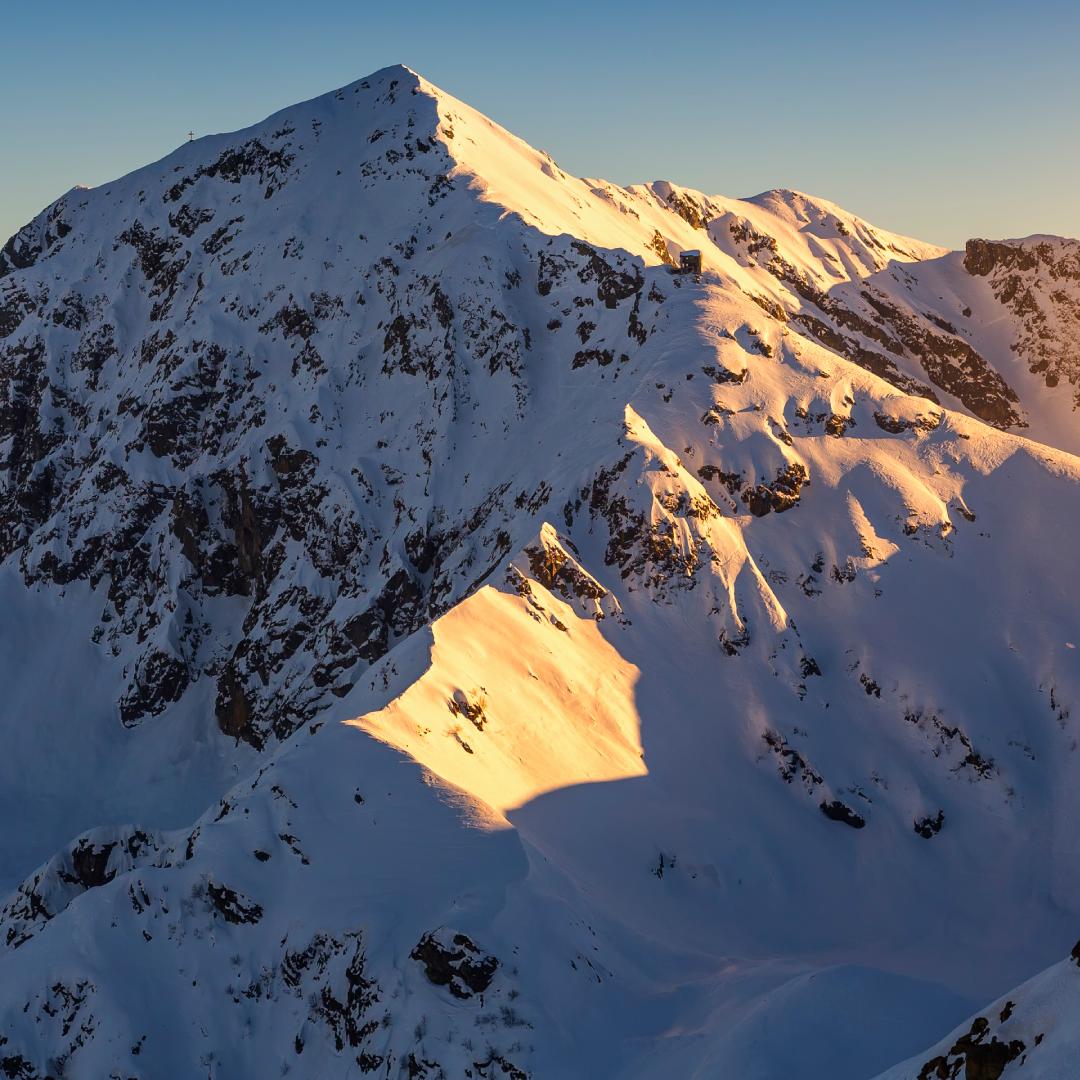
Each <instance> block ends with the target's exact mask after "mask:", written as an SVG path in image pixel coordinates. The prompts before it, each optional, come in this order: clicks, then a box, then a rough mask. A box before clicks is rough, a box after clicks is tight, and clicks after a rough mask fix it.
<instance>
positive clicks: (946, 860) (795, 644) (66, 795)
mask: <svg viewBox="0 0 1080 1080" xmlns="http://www.w3.org/2000/svg"><path fill="white" fill-rule="evenodd" d="M1071 243H1072V242H1069V241H1050V240H1041V239H1039V240H1033V241H1024V242H1016V243H1009V244H1005V245H989V246H987V247H979V246H978V245H977V244H976V245H974V246H973V245H969V248H968V251H967V253H966V254H965V255H964V256H963V257H961V256H960V255H958V254H949V253H945V252H942V251H941V250H940V249H937V248H933V247H931V246H929V245H924V244H920V243H918V242H916V241H913V240H909V239H907V238H903V237H898V236H894V235H892V234H888V233H885V232H883V231H881V230H878V229H875V228H873V227H872V226H870V225H868V224H867V223H865V222H862V221H860V220H859V219H858V218H855V217H853V216H852V215H849V214H847V213H846V212H844V211H842V210H840V209H839V208H837V207H835V206H833V205H832V204H829V203H826V202H824V201H823V200H818V199H812V198H810V197H809V196H804V195H801V194H798V193H793V192H770V193H767V194H765V195H762V196H759V197H757V198H755V199H752V200H734V199H725V198H722V197H719V196H705V195H702V194H700V193H697V192H692V191H689V190H687V189H683V188H678V187H676V186H675V185H672V184H670V183H666V182H658V183H655V184H650V185H647V186H641V187H634V188H628V189H626V188H619V187H616V186H615V185H612V184H608V183H605V182H603V181H597V180H579V179H577V178H573V177H570V176H568V175H567V174H565V173H564V172H562V170H560V169H559V168H558V166H557V165H556V164H555V163H554V162H553V161H551V159H550V158H548V157H547V156H546V155H544V154H541V153H538V152H537V151H535V150H533V149H532V148H530V147H528V146H527V145H526V144H524V143H523V142H521V141H520V140H519V139H516V138H515V137H514V136H512V135H510V134H509V133H507V132H505V131H503V130H502V129H500V128H499V127H498V126H497V125H494V124H493V123H492V122H491V121H489V120H487V119H486V118H485V117H482V116H481V115H480V114H478V113H476V112H475V111H473V110H471V109H469V108H468V106H466V105H464V104H463V103H461V102H458V101H456V100H455V99H453V98H451V97H449V96H448V95H446V94H444V93H443V92H442V91H440V90H438V89H436V88H435V87H433V86H431V84H429V83H427V82H426V81H425V80H423V79H422V78H420V77H419V76H417V75H415V74H414V73H412V72H411V71H409V70H408V69H406V68H391V69H386V70H385V71H382V72H379V73H377V74H375V75H373V76H371V77H369V78H368V79H365V80H361V81H360V82H358V83H355V84H353V85H351V86H349V87H345V88H343V89H342V90H339V91H337V92H335V93H333V94H329V95H326V96H324V97H322V98H318V99H315V100H314V101H312V102H308V103H304V104H301V105H297V106H294V107H293V108H291V109H287V110H285V111H284V112H282V113H280V114H277V115H276V116H273V117H271V118H269V119H268V120H267V121H264V122H263V123H262V124H259V125H256V126H255V127H254V128H251V129H248V130H247V131H244V132H239V133H236V134H233V135H222V136H213V137H211V138H208V139H203V140H200V141H198V142H196V143H192V144H188V145H185V146H183V147H181V148H180V149H178V150H177V151H176V152H175V153H174V154H173V155H171V156H170V157H169V158H166V159H165V160H164V161H162V162H159V163H156V164H154V165H151V166H148V167H147V168H146V169H143V170H140V171H139V172H136V173H133V174H131V175H130V176H128V177H125V178H122V179H121V180H118V181H116V182H115V183H113V184H111V185H107V186H104V187H102V188H98V189H93V190H83V189H80V190H76V191H73V192H71V193H69V194H68V195H67V196H65V197H64V198H63V199H61V200H60V201H59V202H58V203H56V204H54V206H53V207H50V208H49V209H48V210H46V211H45V212H44V213H43V214H42V215H41V216H40V217H39V218H37V219H36V220H35V221H34V222H32V223H31V224H30V225H28V226H27V227H26V228H25V229H24V230H22V231H21V232H20V233H19V234H17V236H16V237H14V238H12V240H11V241H9V243H8V244H7V245H6V246H5V247H4V249H3V254H2V255H0V389H2V393H0V454H2V462H0V470H2V471H0V556H2V557H3V560H4V565H3V569H2V576H0V589H2V590H3V596H4V599H5V603H6V605H7V610H9V611H10V612H12V613H13V617H12V618H9V619H8V620H5V622H4V624H3V626H2V627H0V634H2V635H3V637H2V638H0V645H2V648H0V676H2V678H3V682H4V685H5V686H7V687H11V690H10V692H9V693H8V695H7V696H6V698H5V700H4V703H3V710H2V712H0V724H2V731H3V738H4V744H5V748H6V750H7V753H6V754H5V755H4V756H3V759H2V760H0V779H2V783H0V792H2V794H0V799H2V800H3V806H4V809H5V811H6V812H7V813H6V816H7V819H8V820H13V821H17V822H18V824H19V827H18V828H17V829H14V830H10V832H9V834H7V835H4V836H3V839H2V840H0V880H3V881H4V882H5V883H6V885H7V887H8V888H9V889H10V894H9V895H8V897H7V899H6V900H5V901H4V902H3V906H2V908H0V950H2V951H0V967H2V969H3V978H2V979H0V1040H5V1041H0V1069H2V1070H4V1071H6V1073H7V1074H8V1075H12V1076H18V1077H22V1078H33V1077H42V1076H47V1075H51V1076H61V1075H62V1076H70V1077H84V1076H85V1077H100V1076H107V1075H123V1076H130V1075H142V1076H154V1077H158V1076H170V1077H171V1076H176V1077H188V1076H209V1077H221V1078H225V1077H229V1078H232V1077H243V1076H263V1075H268V1074H273V1075H282V1074H290V1075H301V1076H312V1077H316V1076H319V1077H323V1076H336V1075H341V1076H346V1075H359V1074H372V1075H379V1076H399V1075H402V1076H413V1077H415V1076H430V1077H435V1076H439V1075H446V1076H474V1077H495V1076H502V1077H506V1076H509V1077H512V1078H513V1077H520V1076H526V1075H528V1076H537V1077H544V1076H559V1077H574V1076H581V1077H595V1076H628V1077H629V1076H633V1077H652V1076H670V1075H680V1076H731V1075H737V1076H740V1077H761V1078H769V1077H777V1076H782V1075H791V1074H792V1073H793V1072H797V1074H798V1075H804V1076H810V1077H818V1076H820V1077H830V1078H834V1077H851V1078H865V1077H870V1076H874V1075H876V1074H878V1073H880V1072H882V1071H883V1070H885V1069H888V1068H889V1067H890V1066H893V1065H894V1064H895V1063H897V1062H900V1061H903V1060H906V1059H908V1058H909V1057H911V1056H912V1055H915V1054H917V1053H918V1052H919V1051H920V1048H921V1047H925V1046H927V1045H930V1044H931V1043H933V1042H934V1040H935V1039H938V1038H940V1037H941V1034H942V1032H944V1031H947V1030H948V1029H949V1028H950V1027H953V1026H955V1025H956V1024H958V1023H960V1022H961V1021H963V1018H964V1017H965V1016H970V1015H971V1014H972V1013H973V1012H974V1010H976V1009H977V1008H979V1006H980V1005H981V1003H982V1002H984V1001H986V1000H987V998H989V997H991V996H996V995H997V994H1000V993H1003V992H1005V991H1007V990H1008V988H1009V987H1012V986H1015V985H1016V984H1018V983H1020V982H1021V981H1023V980H1024V979H1026V978H1028V977H1029V976H1030V975H1031V974H1032V973H1033V972H1035V971H1038V970H1039V969H1040V968H1043V967H1045V966H1046V965H1047V964H1049V963H1051V962H1052V961H1053V960H1054V959H1055V958H1056V957H1058V956H1060V955H1061V954H1062V952H1063V951H1064V950H1066V949H1067V948H1068V946H1069V945H1070V944H1071V942H1072V941H1073V940H1075V937H1076V932H1077V931H1076V926H1077V923H1078V922H1080V918H1078V911H1077V908H1078V906H1080V904H1078V901H1077V897H1078V896H1080V890H1078V888H1077V885H1078V882H1077V880H1076V878H1077V872H1076V869H1075V868H1076V866H1077V860H1076V858H1075V854H1076V852H1075V848H1076V841H1075V839H1074V829H1073V827H1072V823H1073V822H1074V821H1075V820H1076V814H1077V812H1078V810H1080V806H1078V805H1077V800H1078V795H1077V794H1076V792H1077V785H1076V783H1075V775H1076V768H1077V757H1076V746H1077V744H1076V735H1075V729H1074V721H1073V720H1072V718H1071V715H1070V713H1071V711H1072V710H1073V709H1074V703H1075V701H1076V698H1077V695H1078V692H1080V671H1078V667H1077V650H1076V646H1077V644H1080V635H1078V631H1077V626H1076V617H1075V613H1074V604H1073V597H1074V596H1075V594H1076V588H1077V584H1078V580H1077V579H1078V575H1080V571H1078V570H1077V567H1076V563H1075V559H1074V558H1073V543H1072V537H1073V536H1075V535H1076V533H1077V531H1078V529H1080V488H1078V484H1080V458H1077V457H1075V456H1073V454H1072V453H1071V452H1070V451H1072V450H1075V449H1076V445H1075V444H1074V443H1073V442H1072V441H1071V440H1072V439H1073V438H1074V436H1075V432H1074V431H1073V426H1074V425H1072V426H1071V425H1070V423H1069V417H1070V415H1071V410H1072V408H1073V407H1074V405H1075V402H1074V401H1073V400H1072V398H1071V396H1070V394H1071V390H1070V388H1071V387H1072V385H1073V383H1072V382H1071V376H1070V374H1069V371H1068V368H1067V362H1068V356H1069V355H1071V354H1070V353H1069V351H1068V348H1067V345H1068V343H1069V342H1070V341H1074V340H1075V337H1074V336H1072V335H1074V328H1073V326H1072V324H1071V323H1070V322H1069V318H1070V311H1071V308H1070V306H1069V305H1070V303H1071V300H1070V297H1071V295H1072V293H1071V291H1070V290H1071V289H1072V288H1073V286H1072V284H1071V283H1070V281H1069V279H1068V274H1069V273H1070V272H1071V271H1070V269H1069V267H1070V266H1071V263H1069V261H1068V260H1069V259H1070V258H1071V257H1072V256H1070V254H1069V252H1070V251H1072V249H1071V248H1070V247H1069V245H1070V244H1071ZM691 248H697V249H700V250H702V252H703V262H704V271H703V273H702V274H701V275H700V276H678V275H675V274H673V273H672V271H671V268H670V264H671V262H672V261H674V260H675V259H676V257H677V255H678V253H679V252H680V251H682V250H687V249H691ZM1031 251H1034V252H1036V255H1029V254H1027V253H1028V252H1031ZM1016 252H1019V253H1020V254H1015V253H1016ZM1032 259H1034V260H1035V261H1034V262H1032ZM1013 278H1018V281H1017V282H1014V281H1013V280H1012V279H1013ZM1024 289H1027V290H1028V292H1030V294H1031V297H1032V300H1031V302H1030V303H1029V302H1027V301H1022V302H1017V300H1016V298H1017V297H1018V296H1020V295H1021V293H1022V291H1023V290H1024ZM1063 298H1064V299H1063ZM1032 304H1034V305H1035V307H1036V308H1038V310H1039V311H1040V312H1043V313H1044V315H1045V318H1044V320H1043V321H1042V322H1040V321H1039V319H1038V318H1034V317H1033V316H1032V314H1031V313H1032ZM960 305H964V306H965V307H969V308H970V312H971V313H970V315H963V318H964V319H968V320H969V322H968V323H964V324H963V325H961V324H960V323H959V321H956V322H955V323H954V322H950V321H949V320H950V319H953V320H958V319H959V316H957V315H956V313H955V312H954V311H953V308H956V307H959V306H960ZM960 311H961V315H962V313H963V308H962V307H961V308H960ZM946 322H948V323H949V326H948V327H946V326H943V325H941V324H942V323H946ZM1006 327H1010V328H1012V329H1010V330H1008V331H1007V330H1006V329H1003V328H1006ZM1047 343H1049V344H1047ZM1013 345H1016V346H1017V347H1016V349H1013ZM1036 348H1040V349H1042V350H1043V351H1042V352H1040V353H1038V355H1036V352H1034V351H1033V350H1035V349H1036ZM1047 358H1048V359H1047ZM1043 359H1046V360H1047V364H1046V366H1045V367H1043V368H1039V370H1036V371H1034V372H1032V370H1031V368H1032V367H1035V368H1038V365H1039V364H1040V363H1041V362H1042V360H1043ZM1025 365H1026V366H1025ZM1048 375H1054V376H1055V377H1056V379H1057V381H1056V382H1053V383H1051V380H1050V379H1049V378H1048V377H1047V376H1048ZM1025 425H1026V426H1025ZM1017 432H1024V433H1027V434H1029V435H1032V436H1036V437H1038V438H1039V439H1040V440H1041V441H1039V442H1036V441H1034V440H1033V439H1028V438H1023V437H1020V436H1019V435H1018V434H1017ZM988 940H990V941H993V942H994V947H993V948H992V949H987V948H986V942H987V941H988ZM965 1030H966V1029H965ZM1066 1039H1067V1036H1065V1035H1063V1036H1062V1041H1063V1042H1064V1041H1065V1040H1066ZM950 1045H951V1044H950ZM900 1075H906V1074H903V1073H901V1074H900ZM916 1075H917V1074H916Z"/></svg>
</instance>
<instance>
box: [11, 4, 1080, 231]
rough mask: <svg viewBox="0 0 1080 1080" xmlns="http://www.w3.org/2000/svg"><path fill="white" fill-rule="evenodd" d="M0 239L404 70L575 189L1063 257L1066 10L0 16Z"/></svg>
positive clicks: (424, 10)
mask: <svg viewBox="0 0 1080 1080" xmlns="http://www.w3.org/2000/svg"><path fill="white" fill-rule="evenodd" d="M0 41H2V44H0V101H2V103H3V107H2V108H0V148H2V154H0V238H6V237H7V236H8V235H10V234H11V233H12V232H14V231H15V230H16V229H17V228H18V227H19V226H20V225H22V224H23V223H24V222H25V221H27V220H29V219H30V218H31V217H33V216H34V215H35V214H36V213H37V212H38V211H39V210H41V209H42V208H43V207H44V206H46V205H47V204H48V203H49V202H51V201H52V200H53V199H54V198H56V197H57V196H59V195H61V194H62V193H63V192H64V191H66V190H67V189H68V188H70V187H71V186H72V185H73V184H76V183H84V184H99V183H103V182H105V181H107V180H110V179H113V178H114V177H116V176H119V175H122V174H124V173H126V172H129V171H130V170H132V169H134V168H136V167H138V166H140V165H143V164H146V163H147V162H149V161H152V160H155V159H156V158H159V157H162V156H163V155H164V154H166V153H168V152H169V151H170V150H172V149H173V148H174V147H175V146H176V145H177V144H178V143H179V142H181V141H183V139H184V138H185V137H186V132H187V131H188V130H189V129H194V130H195V132H196V133H197V134H207V133H210V132H215V131H229V130H233V129H235V128H239V127H243V126H246V125H248V124H251V123H254V122H256V121H257V120H260V119H262V118H263V117H264V116H266V115H268V114H269V113H271V112H274V111H275V110H277V109H279V108H282V107H283V106H286V105H289V104H292V103H294V102H296V101H300V100H303V99H306V98H310V97H314V96H315V95H317V94H320V93H322V92H324V91H327V90H331V89H334V88H335V87H337V86H340V85H343V84H345V83H348V82H351V81H353V80H354V79H357V78H360V77H361V76H363V75H366V74H369V73H370V72H372V71H374V70H376V69H377V68H380V67H385V66H386V65H388V64H392V63H405V64H408V65H409V66H410V67H412V68H414V69H415V70H417V71H419V72H420V73H421V74H422V75H424V76H426V77H427V78H428V79H430V80H431V81H432V82H434V83H436V84H438V85H439V86H441V87H443V89H445V90H447V91H449V92H450V93H452V94H454V95H455V96H457V97H459V98H462V99H464V100H465V101H467V102H469V104H471V105H473V106H475V107H476V108H478V109H480V110H481V111H482V112H485V113H487V114H488V115H489V116H491V117H492V118H493V119H495V120H497V121H498V122H500V123H501V124H503V125H504V126H506V127H508V128H510V129H511V130H512V131H514V132H515V133H516V134H518V135H520V136H521V137H522V138H524V139H526V140H527V141H528V142H530V143H532V144H533V145H534V146H537V147H540V148H542V149H544V150H547V151H549V152H550V153H551V154H552V155H553V156H554V157H555V158H556V160H558V162H559V163H560V165H562V167H563V168H564V169H566V170H567V171H569V172H572V173H575V174H577V175H586V176H603V177H605V178H607V179H610V180H615V181H617V182H619V183H634V182H638V181H644V180H650V179H670V180H675V181H677V182H679V183H682V184H686V185H688V186H690V187H695V188H700V189H702V190H704V191H706V192H715V193H723V194H727V195H749V194H753V193H755V192H758V191H761V190H764V189H767V188H770V187H792V188H797V189H799V190H802V191H807V192H810V193H812V194H816V195H823V196H825V197H826V198H829V199H832V200H833V201H834V202H837V203H840V204H841V205H842V206H844V207H846V208H847V209H849V210H852V211H854V212H855V213H857V214H860V215H861V216H863V217H865V218H868V219H869V220H870V221H872V222H874V223H876V224H878V225H880V226H883V227H885V228H889V229H893V230H895V231H898V232H902V233H907V234H910V235H914V236H917V237H919V238H921V239H924V240H929V241H934V242H937V243H940V244H948V245H950V246H954V247H955V246H960V245H962V244H963V242H964V240H965V239H966V238H967V237H969V236H990V237H1013V236H1025V235H1028V234H1030V233H1034V232H1048V233H1058V234H1062V235H1067V236H1080V191H1078V179H1080V60H1078V56H1080V5H1078V4H1076V3H1075V0H1073V2H1068V3H1067V2H1063V0H1055V2H1040V0H1028V2H1026V3H1015V2H1013V3H1000V2H998V0H984V2H982V3H975V2H967V0H965V2H959V0H952V2H950V0H936V2H934V3H926V2H923V0H908V2H904V3H900V2H897V3H890V2H885V3H875V2H874V0H863V2H858V3H856V2H823V3H811V2H809V0H807V2H804V3H792V2H788V0H772V2H769V3H762V2H757V3H733V4H724V3H718V2H715V0H714V2H713V3H699V2H697V0H682V2H680V3H674V4H664V3H656V2H655V0H654V2H650V3H638V2H636V0H623V2H621V3H613V2H609V0H592V2H590V0H577V2H574V3H567V2H564V0H544V2H542V3H523V2H520V0H518V2H512V0H508V2H504V3H489V2H476V3H468V2H465V0H458V2H457V3H448V2H443V3H427V2H422V0H418V2H397V3H395V2H393V0H381V2H379V3H370V2H368V0H362V2H361V0H353V2H352V3H346V2H343V0H308V2H306V3H299V2H293V3H284V2H280V0H260V2H257V3H256V2H254V0H217V2H215V3H209V2H206V0H187V2H185V3H183V4H170V5H166V4H159V3H156V2H153V0H151V2H145V0H144V2H141V3H136V2H133V0H97V2H92V0H80V2H74V0H57V2H53V3H50V4H44V3H40V2H33V3H28V2H23V0H2V2H0Z"/></svg>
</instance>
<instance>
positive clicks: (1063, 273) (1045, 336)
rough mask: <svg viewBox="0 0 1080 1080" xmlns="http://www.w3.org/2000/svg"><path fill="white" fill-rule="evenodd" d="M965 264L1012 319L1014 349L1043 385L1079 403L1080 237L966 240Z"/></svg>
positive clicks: (1075, 407)
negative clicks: (1065, 238)
mask: <svg viewBox="0 0 1080 1080" xmlns="http://www.w3.org/2000/svg"><path fill="white" fill-rule="evenodd" d="M964 269H965V270H967V272H968V273H969V274H971V275H972V276H974V277H982V278H986V279H987V281H988V283H989V285H990V288H991V290H992V291H993V294H994V297H995V299H996V300H997V301H998V302H999V303H1000V304H1001V305H1002V307H1004V308H1005V309H1006V310H1007V311H1009V312H1010V313H1011V314H1012V315H1013V317H1014V319H1015V325H1016V339H1015V341H1014V342H1013V343H1012V348H1013V350H1014V351H1015V352H1016V353H1017V355H1018V356H1020V358H1021V359H1022V360H1023V361H1024V362H1025V364H1027V367H1028V370H1029V371H1031V373H1032V374H1033V375H1038V376H1039V377H1040V378H1041V379H1042V380H1043V381H1044V382H1045V384H1046V386H1047V387H1049V388H1051V389H1053V388H1054V387H1057V386H1059V385H1061V386H1063V388H1065V392H1067V393H1070V394H1071V396H1072V406H1073V408H1074V409H1080V360H1078V358H1077V350H1076V338H1077V335H1078V334H1080V241H1077V240H1063V239H1060V238H1058V237H1046V238H1041V239H1040V238H1034V237H1033V238H1031V239H1029V240H1010V241H1003V242H994V241H991V240H969V241H968V243H967V247H966V249H965V251H964Z"/></svg>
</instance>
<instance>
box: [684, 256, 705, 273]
mask: <svg viewBox="0 0 1080 1080" xmlns="http://www.w3.org/2000/svg"><path fill="white" fill-rule="evenodd" d="M679 270H680V272H681V273H684V274H700V273H701V252H700V251H684V252H683V253H682V254H681V255H680V256H679Z"/></svg>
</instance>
